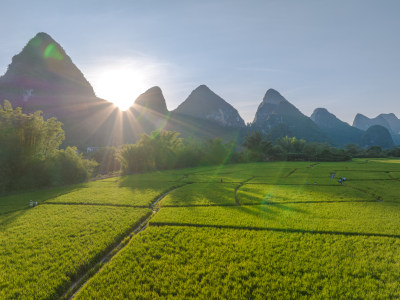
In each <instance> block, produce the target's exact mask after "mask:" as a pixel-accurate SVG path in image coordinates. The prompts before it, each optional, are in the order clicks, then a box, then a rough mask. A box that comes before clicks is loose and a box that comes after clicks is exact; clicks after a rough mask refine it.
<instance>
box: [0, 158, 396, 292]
mask: <svg viewBox="0 0 400 300" xmlns="http://www.w3.org/2000/svg"><path fill="white" fill-rule="evenodd" d="M333 172H336V178H335V179H331V178H329V176H330V175H331V174H332V173H333ZM399 174H400V164H399V163H398V160H380V159H371V160H368V161H366V160H365V159H357V160H354V161H352V162H346V163H318V164H316V163H308V162H272V163H252V164H237V165H227V166H219V167H201V168H193V169H182V170H172V171H164V172H153V173H147V174H137V175H130V176H124V177H114V178H109V179H106V180H101V181H96V182H90V183H85V184H81V185H76V186H71V187H64V188H60V189H51V190H42V191H36V192H32V193H24V194H15V195H10V196H7V197H2V198H0V227H1V233H0V240H1V241H2V243H1V244H0V270H2V273H1V274H2V275H1V278H0V287H1V289H0V298H2V299H3V298H4V299H11V298H22V299H24V298H37V299H44V298H46V299H51V298H58V297H59V296H60V295H61V294H62V293H64V292H65V291H66V289H67V288H68V287H69V286H70V285H71V283H72V282H73V281H74V280H75V279H76V278H77V277H78V276H80V275H81V274H82V273H84V272H85V271H86V270H88V269H89V268H91V267H92V266H93V265H94V264H95V263H96V262H98V260H99V258H100V257H102V255H104V253H105V252H107V251H109V250H110V249H111V248H112V247H113V246H114V245H116V243H118V242H119V241H120V240H121V239H123V238H124V237H126V234H127V233H128V232H130V230H131V229H132V228H133V227H135V226H136V224H138V222H140V220H141V219H143V218H144V217H146V216H148V215H149V214H150V213H151V210H149V209H148V208H149V207H151V204H152V203H153V202H154V201H155V199H156V198H158V196H159V195H161V194H164V193H166V192H167V191H170V190H171V189H172V188H173V187H178V188H177V189H175V190H173V191H171V192H170V193H169V194H168V195H167V196H166V197H165V198H163V200H162V201H160V202H159V203H158V206H159V208H160V210H159V211H158V212H157V213H156V214H155V215H154V216H153V217H152V218H151V220H150V226H149V227H148V228H147V229H145V230H144V231H142V232H140V233H139V234H138V235H136V236H134V237H133V238H132V239H131V240H130V242H129V243H128V245H127V246H126V247H125V248H123V249H122V250H121V251H120V252H118V253H116V255H115V256H114V257H113V258H112V259H111V260H110V261H109V262H108V263H107V264H105V265H104V267H102V268H101V269H100V271H99V272H98V273H97V274H94V276H92V278H91V279H90V280H89V281H88V282H87V283H86V284H85V285H84V286H83V288H82V289H81V290H80V291H79V292H78V294H77V295H76V297H77V298H78V299H99V298H100V299H126V298H138V299H157V298H176V299H182V298H185V299H186V298H212V299H219V298H224V299H243V298H251V299H265V298H296V299H297V298H304V299H309V298H346V299H347V298H367V299H368V298H369V299H377V298H399V297H400V286H399V285H398V282H399V280H400V263H399V262H400V250H399V249H400V221H399V220H400V199H399V196H398V195H399V188H398V186H399V179H400V175H399ZM340 176H345V177H346V178H347V181H346V182H345V184H344V185H341V184H339V183H338V181H337V180H338V177H340ZM221 179H222V182H221ZM188 183H190V184H188ZM314 183H315V184H314ZM31 199H32V200H33V201H38V202H39V204H40V205H39V206H38V207H35V208H29V200H31ZM51 203H53V204H51ZM61 204H62V205H61ZM65 204H69V205H65ZM141 207H142V208H141ZM3 241H4V242H3ZM3 270H4V271H3Z"/></svg>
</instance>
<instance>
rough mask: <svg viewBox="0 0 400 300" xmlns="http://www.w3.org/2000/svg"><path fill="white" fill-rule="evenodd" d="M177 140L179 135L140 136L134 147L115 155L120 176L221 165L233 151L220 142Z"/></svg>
mask: <svg viewBox="0 0 400 300" xmlns="http://www.w3.org/2000/svg"><path fill="white" fill-rule="evenodd" d="M178 136H179V133H178V132H172V131H165V130H164V131H153V132H152V133H151V134H150V135H147V134H143V135H142V137H141V138H140V140H139V141H138V142H137V143H136V144H131V145H124V146H122V147H121V148H120V149H119V150H118V152H117V159H118V160H119V161H120V163H121V170H122V172H123V173H124V174H127V173H132V172H145V171H152V170H166V169H173V168H182V167H194V166H199V165H216V164H224V163H226V162H228V161H229V159H230V154H231V153H232V151H233V148H234V144H233V143H228V144H223V143H222V140H221V139H220V138H215V139H208V140H206V141H205V142H203V143H199V142H191V141H189V142H185V143H184V142H183V141H182V138H179V137H178Z"/></svg>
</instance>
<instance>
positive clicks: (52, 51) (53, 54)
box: [43, 43, 64, 60]
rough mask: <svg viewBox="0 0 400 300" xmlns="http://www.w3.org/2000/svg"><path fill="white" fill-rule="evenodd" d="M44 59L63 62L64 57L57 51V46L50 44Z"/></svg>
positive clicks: (45, 50)
mask: <svg viewBox="0 0 400 300" xmlns="http://www.w3.org/2000/svg"><path fill="white" fill-rule="evenodd" d="M43 57H44V58H53V59H56V60H63V59H64V56H63V55H62V54H61V53H60V51H59V50H58V49H57V46H56V45H55V44H54V43H50V44H48V45H47V47H46V49H44V52H43Z"/></svg>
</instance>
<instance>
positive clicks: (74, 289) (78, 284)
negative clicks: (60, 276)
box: [60, 183, 191, 299]
mask: <svg viewBox="0 0 400 300" xmlns="http://www.w3.org/2000/svg"><path fill="white" fill-rule="evenodd" d="M188 184H191V183H185V184H182V185H179V186H173V187H171V188H170V189H169V190H167V191H166V192H164V193H162V194H161V195H159V196H158V197H156V198H155V200H154V201H153V202H152V203H151V204H150V207H149V206H146V207H145V208H150V209H152V210H153V213H149V215H147V216H146V217H145V219H144V220H143V221H142V222H140V224H139V225H137V226H134V228H133V229H132V230H130V231H128V233H127V234H125V235H124V236H123V237H122V239H121V241H120V242H119V243H118V244H117V245H116V246H115V247H113V248H112V249H111V250H110V251H108V252H107V253H106V254H105V255H103V256H102V258H101V259H100V260H99V261H98V262H97V263H95V264H94V265H93V266H92V267H91V268H90V269H89V270H88V271H87V272H86V273H85V274H84V275H82V276H81V277H79V278H78V279H77V280H75V282H74V283H73V284H72V285H71V286H70V287H69V288H68V290H67V291H66V292H65V293H64V294H63V295H62V296H61V297H60V299H72V298H73V297H74V296H75V295H76V293H78V292H79V290H80V289H81V288H82V287H83V286H84V284H85V283H86V282H88V281H89V280H90V278H91V277H93V276H94V275H96V274H97V273H98V272H99V271H100V270H101V268H102V267H103V266H104V265H105V264H106V263H107V262H108V261H110V260H111V259H112V258H113V257H114V256H115V255H116V254H118V253H119V252H120V251H121V250H122V249H124V248H125V246H127V245H128V244H129V242H130V241H131V240H132V238H133V237H134V236H135V235H136V234H138V233H140V232H141V231H143V230H144V229H146V227H147V225H148V223H149V221H150V219H151V218H152V217H153V215H154V214H155V213H156V212H157V211H158V210H159V209H160V207H159V206H158V205H157V204H158V203H159V202H160V201H161V200H162V199H164V198H165V197H166V196H167V195H168V194H169V193H171V192H173V191H175V190H176V189H179V188H181V187H183V186H185V185H188Z"/></svg>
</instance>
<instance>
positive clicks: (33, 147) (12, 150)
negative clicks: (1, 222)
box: [0, 101, 91, 191]
mask: <svg viewBox="0 0 400 300" xmlns="http://www.w3.org/2000/svg"><path fill="white" fill-rule="evenodd" d="M0 139H1V144H0V189H1V190H3V191H4V190H12V189H19V188H34V187H39V186H45V185H51V184H53V183H55V182H59V183H60V184H64V183H67V182H65V181H63V182H60V181H58V180H54V177H55V176H56V175H55V174H57V173H58V174H62V173H63V172H64V170H65V168H66V165H65V164H63V165H59V169H57V170H56V169H55V168H53V167H52V166H53V165H54V164H55V163H54V162H55V161H57V159H61V156H62V155H61V153H62V151H61V152H60V150H59V146H60V144H61V143H62V141H63V140H64V131H63V129H62V123H61V122H59V121H57V119H56V118H50V119H48V120H44V119H43V116H42V113H41V112H40V111H36V112H34V113H32V114H24V113H22V109H21V108H20V107H18V108H16V109H13V108H12V106H11V104H10V102H8V101H4V105H3V106H1V105H0ZM65 151H66V152H65V154H66V155H68V161H69V162H70V163H72V162H73V161H76V162H77V161H79V162H80V165H79V168H84V169H85V170H84V171H83V173H85V174H86V175H85V176H84V177H85V178H86V177H87V176H88V173H86V172H87V171H88V172H89V171H90V170H89V169H90V168H91V167H90V166H89V165H91V164H89V163H87V162H86V161H83V160H82V158H81V157H80V156H79V155H78V154H77V153H76V149H72V150H68V149H67V150H65ZM86 167H88V168H89V169H86ZM76 170H77V169H76ZM53 172H54V173H53ZM75 175H76V174H75ZM61 177H62V176H61ZM76 178H80V179H82V178H83V177H82V176H77V177H76Z"/></svg>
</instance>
